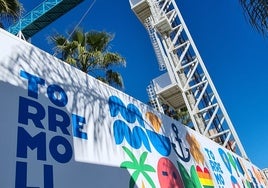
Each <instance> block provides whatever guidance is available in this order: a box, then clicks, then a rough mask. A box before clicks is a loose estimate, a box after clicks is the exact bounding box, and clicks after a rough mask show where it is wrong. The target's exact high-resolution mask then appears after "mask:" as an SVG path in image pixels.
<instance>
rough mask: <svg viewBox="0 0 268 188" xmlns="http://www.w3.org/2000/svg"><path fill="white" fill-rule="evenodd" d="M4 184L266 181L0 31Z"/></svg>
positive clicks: (237, 185) (191, 187)
mask: <svg viewBox="0 0 268 188" xmlns="http://www.w3.org/2000/svg"><path fill="white" fill-rule="evenodd" d="M0 41H1V44H0V51H1V53H0V71H1V74H0V87H1V92H0V101H1V116H0V122H1V130H2V134H1V137H0V149H1V160H0V185H1V187H4V188H9V187H15V188H28V187H40V188H41V187H42V188H62V187H64V188H73V187H81V188H82V187H98V188H99V187H103V188H106V187H122V188H125V187H130V188H131V187H162V188H168V187H172V188H173V187H180V188H182V187H187V188H202V187H203V188H212V187H220V188H222V187H226V188H229V187H233V188H243V187H263V188H264V187H267V181H266V180H265V178H264V175H263V174H262V172H261V171H260V170H259V169H258V168H257V167H256V166H254V165H253V164H251V163H249V162H248V161H245V160H243V159H242V158H240V157H239V156H237V155H235V154H233V153H231V152H230V151H228V150H226V149H224V148H222V147H221V146H219V145H218V144H215V143H214V142H212V141H211V140H209V139H207V138H206V137H203V136H201V135H199V134H198V133H196V132H194V131H193V130H191V129H189V128H187V127H185V126H183V125H181V124H180V123H178V122H176V121H174V120H172V119H170V118H169V117H167V116H165V115H161V114H159V113H158V112H156V111H154V110H153V109H151V108H150V107H148V106H147V105H145V104H143V103H141V102H140V101H138V100H136V99H134V98H132V97H130V96H128V95H126V94H124V93H122V92H120V91H118V90H116V89H114V88H112V87H109V86H107V85H106V84H103V83H101V82H99V81H98V80H96V79H94V78H92V77H90V76H88V75H85V74H84V73H82V72H81V71H79V70H77V69H75V68H73V67H71V66H69V65H67V64H65V63H63V62H61V61H60V60H58V59H56V58H55V57H53V56H51V55H49V54H47V53H45V52H43V51H41V50H40V49H38V48H36V47H34V46H32V45H30V44H28V43H26V42H25V41H21V40H19V39H18V38H16V37H15V36H12V35H10V34H8V33H6V32H5V31H3V30H0Z"/></svg>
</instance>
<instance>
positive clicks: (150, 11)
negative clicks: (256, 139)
mask: <svg viewBox="0 0 268 188" xmlns="http://www.w3.org/2000/svg"><path fill="white" fill-rule="evenodd" d="M130 5H131V9H132V10H133V11H134V13H135V14H136V16H137V17H138V19H139V20H140V21H141V22H142V24H143V25H144V26H145V28H146V29H147V31H148V33H149V36H150V38H151V42H152V45H153V48H154V50H155V53H156V57H157V60H158V63H159V68H160V70H163V71H165V73H164V74H162V75H161V76H159V77H157V78H155V79H154V80H153V81H152V82H151V84H150V86H148V88H147V91H148V94H149V98H150V102H151V103H152V104H153V106H154V107H155V108H156V109H157V110H159V111H161V112H163V108H162V104H167V105H169V106H170V107H172V108H173V109H174V110H180V109H182V108H183V107H187V110H188V112H189V115H190V118H191V121H192V126H193V128H194V129H195V130H196V131H197V132H199V133H201V134H202V135H205V136H207V137H209V138H210V139H212V140H214V141H215V142H217V143H218V144H220V145H222V146H224V147H226V148H228V149H230V150H232V151H233V152H235V153H237V154H239V155H240V156H242V157H243V158H245V159H248V157H247V155H246V152H245V150H244V148H243V146H242V144H241V142H240V139H239V137H238V135H237V133H236V131H235V128H234V126H233V124H232V122H231V120H230V118H229V116H228V114H227V112H226V110H225V108H224V105H223V103H222V101H221V99H220V97H219V95H218V93H217V90H216V88H215V86H214V84H213V82H212V80H211V78H210V76H209V74H208V71H207V69H206V67H205V64H204V62H203V60H202V58H201V56H200V54H199V52H198V50H197V48H196V46H195V44H194V41H193V39H192V37H191V35H190V33H189V31H188V29H187V26H186V24H185V22H184V20H183V17H182V15H181V13H180V11H179V9H178V7H177V5H176V2H175V0H130Z"/></svg>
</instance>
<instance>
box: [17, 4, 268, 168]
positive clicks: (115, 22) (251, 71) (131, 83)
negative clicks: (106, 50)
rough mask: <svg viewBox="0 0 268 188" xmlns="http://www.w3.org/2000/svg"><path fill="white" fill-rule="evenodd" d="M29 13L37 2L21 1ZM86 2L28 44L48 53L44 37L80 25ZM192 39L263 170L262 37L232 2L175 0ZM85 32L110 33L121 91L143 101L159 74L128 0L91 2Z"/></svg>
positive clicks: (266, 77)
mask: <svg viewBox="0 0 268 188" xmlns="http://www.w3.org/2000/svg"><path fill="white" fill-rule="evenodd" d="M21 2H22V3H23V6H24V8H25V11H26V12H27V11H30V10H31V9H32V8H34V7H35V6H37V5H38V4H39V3H41V2H42V0H35V1H29V0H21ZM91 3H92V0H85V1H84V2H83V3H81V4H80V5H78V6H77V7H76V8H75V9H73V10H71V11H70V12H68V13H67V14H65V15H64V16H62V17H61V18H59V19H58V20H56V21H55V22H53V23H52V24H50V25H49V26H48V27H46V28H45V29H43V30H42V31H40V32H38V33H37V34H36V35H35V36H33V37H32V38H31V41H32V44H34V45H36V46H37V47H39V48H41V49H43V50H45V51H47V52H50V53H52V46H51V45H49V44H48V41H47V37H48V36H50V35H52V34H53V33H55V32H59V33H63V34H64V33H66V31H68V30H72V29H73V28H74V27H75V25H76V24H77V23H78V22H79V21H80V19H81V18H82V16H83V15H84V13H85V12H86V10H87V9H88V7H89V6H90V5H91ZM177 5H178V7H179V9H180V11H181V13H182V15H183V17H184V20H185V22H186V24H187V26H188V29H189V31H190V33H191V35H192V38H193V40H194V42H195V44H196V46H197V48H198V50H199V53H200V55H201V57H202V59H203V61H204V63H205V65H206V67H207V69H208V72H209V74H210V76H211V78H212V81H213V82H214V85H215V87H216V89H217V91H218V93H219V95H220V97H221V99H222V102H223V104H224V106H225V108H226V110H227V112H228V114H229V116H230V118H231V121H232V122H233V124H234V126H235V129H236V131H237V133H238V135H239V137H240V140H241V142H242V144H243V146H244V148H245V150H246V152H247V155H248V156H249V158H250V160H251V161H252V162H253V163H254V164H255V165H257V166H258V167H259V168H261V169H263V168H266V167H268V159H267V157H265V156H268V149H267V148H268V147H267V145H268V139H267V133H268V115H267V113H268V109H267V106H268V101H267V92H268V83H267V81H268V72H267V69H268V56H267V50H268V38H264V37H263V36H262V35H260V34H259V33H257V32H256V31H255V30H254V29H253V28H252V27H251V26H250V24H249V23H248V22H247V20H246V19H245V17H244V15H243V11H242V8H241V7H240V5H239V3H238V0H236V1H195V0H187V1H182V0H177ZM79 26H80V27H82V28H84V30H85V31H90V30H98V31H106V32H110V33H113V34H115V38H114V40H113V41H112V43H111V51H114V52H119V53H120V54H121V55H122V56H124V57H125V58H126V61H127V66H126V68H122V69H119V71H120V73H121V74H122V76H123V79H124V84H125V90H124V92H125V93H127V94H129V95H131V96H133V97H134V98H136V99H139V100H140V101H142V102H144V103H146V102H147V101H148V96H147V93H146V87H147V86H148V84H149V83H150V81H151V80H152V79H153V78H155V77H157V76H159V75H160V74H161V72H159V70H158V64H157V61H156V57H155V55H154V52H153V48H152V45H151V42H150V39H149V36H148V34H147V32H146V30H145V28H144V27H143V25H142V24H141V23H140V22H139V20H138V19H137V18H136V16H135V15H134V13H133V12H132V10H131V8H130V5H129V2H128V0H113V1H107V0H96V2H95V4H94V5H93V7H92V8H91V10H90V11H89V13H88V14H87V16H86V17H85V19H84V20H83V21H82V22H81V24H80V25H79Z"/></svg>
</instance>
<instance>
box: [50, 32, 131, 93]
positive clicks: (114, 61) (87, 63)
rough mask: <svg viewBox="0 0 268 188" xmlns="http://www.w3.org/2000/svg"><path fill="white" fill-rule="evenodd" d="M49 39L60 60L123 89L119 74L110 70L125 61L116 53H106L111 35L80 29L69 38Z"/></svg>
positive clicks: (57, 36) (57, 37) (61, 36)
mask: <svg viewBox="0 0 268 188" xmlns="http://www.w3.org/2000/svg"><path fill="white" fill-rule="evenodd" d="M50 39H51V41H52V42H53V43H54V45H55V51H56V53H58V52H59V53H60V55H61V57H60V58H61V59H62V60H64V61H65V62H67V63H69V64H71V65H73V66H74V67H76V68H78V69H80V70H81V71H83V72H85V73H87V74H90V75H92V76H94V77H95V78H97V79H99V80H101V81H103V82H104V83H107V84H109V85H111V86H114V87H118V88H123V79H122V77H121V75H120V73H118V72H116V71H114V70H113V69H112V68H114V67H115V66H119V65H123V66H125V64H126V63H125V59H124V58H123V57H122V56H121V55H120V54H118V53H114V52H110V51H108V50H109V44H110V42H111V41H112V39H113V35H111V34H109V33H107V32H99V31H90V32H83V31H82V29H76V30H75V31H74V32H73V33H72V34H71V35H70V38H66V37H65V36H63V35H59V34H57V35H55V36H52V37H50Z"/></svg>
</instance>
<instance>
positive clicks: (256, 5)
mask: <svg viewBox="0 0 268 188" xmlns="http://www.w3.org/2000/svg"><path fill="white" fill-rule="evenodd" d="M239 2H240V4H241V6H242V8H243V9H244V12H245V15H246V17H247V19H248V20H249V23H250V24H251V25H252V26H253V28H255V29H256V30H257V31H259V32H260V33H262V34H263V35H264V36H267V35H268V1H267V0H239Z"/></svg>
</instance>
